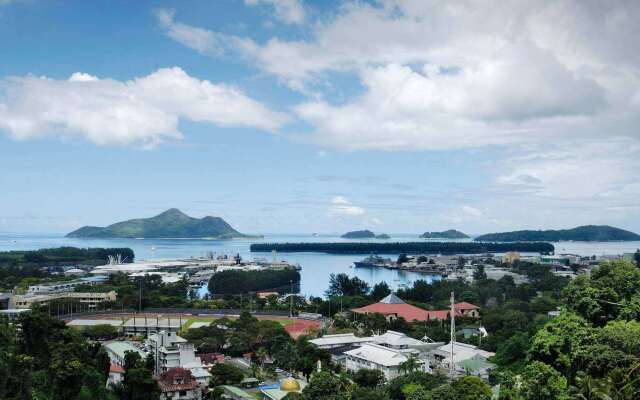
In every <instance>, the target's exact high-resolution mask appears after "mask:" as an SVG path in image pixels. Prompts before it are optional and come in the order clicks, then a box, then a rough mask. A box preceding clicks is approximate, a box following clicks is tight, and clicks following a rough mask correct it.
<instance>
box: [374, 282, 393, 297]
mask: <svg viewBox="0 0 640 400" xmlns="http://www.w3.org/2000/svg"><path fill="white" fill-rule="evenodd" d="M389 294H391V289H390V288H389V285H387V282H380V283H377V284H375V285H374V286H373V289H372V290H371V298H372V299H373V300H375V301H379V300H382V299H384V298H385V297H387V296H388V295H389Z"/></svg>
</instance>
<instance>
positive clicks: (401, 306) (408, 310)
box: [351, 293, 480, 322]
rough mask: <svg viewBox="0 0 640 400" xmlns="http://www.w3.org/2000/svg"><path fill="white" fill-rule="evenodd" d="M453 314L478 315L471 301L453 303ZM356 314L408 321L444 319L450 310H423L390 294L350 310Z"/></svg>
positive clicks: (449, 314)
mask: <svg viewBox="0 0 640 400" xmlns="http://www.w3.org/2000/svg"><path fill="white" fill-rule="evenodd" d="M454 308H455V316H456V317H462V316H469V317H474V318H477V317H479V316H480V314H479V313H478V307H477V306H475V305H473V304H471V303H458V304H455V305H454ZM351 311H352V312H354V313H356V314H382V315H384V316H385V318H386V319H387V320H389V321H391V320H393V319H396V318H400V317H402V318H404V319H405V320H407V321H408V322H412V321H428V320H433V319H437V320H440V321H444V320H446V319H448V318H449V317H450V316H451V311H450V310H423V309H422V308H419V307H416V306H412V305H411V304H407V303H405V302H404V301H403V300H402V299H401V298H399V297H398V296H396V295H395V294H393V293H392V294H390V295H388V296H387V297H385V298H384V299H382V300H380V301H379V302H378V303H375V304H370V305H368V306H365V307H360V308H354V309H352V310H351Z"/></svg>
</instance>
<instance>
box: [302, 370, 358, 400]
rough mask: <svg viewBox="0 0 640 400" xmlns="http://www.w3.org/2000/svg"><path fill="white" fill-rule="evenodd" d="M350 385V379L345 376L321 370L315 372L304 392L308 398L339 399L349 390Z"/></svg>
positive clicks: (317, 399)
mask: <svg viewBox="0 0 640 400" xmlns="http://www.w3.org/2000/svg"><path fill="white" fill-rule="evenodd" d="M348 387H349V381H348V380H347V379H346V378H345V377H343V376H337V375H334V374H333V373H331V372H329V371H320V372H316V373H315V374H313V377H311V380H310V381H309V384H308V385H307V386H306V387H305V388H304V389H303V390H302V394H303V395H304V397H305V399H308V400H325V399H337V398H341V397H340V395H342V394H345V393H346V392H347V388H348Z"/></svg>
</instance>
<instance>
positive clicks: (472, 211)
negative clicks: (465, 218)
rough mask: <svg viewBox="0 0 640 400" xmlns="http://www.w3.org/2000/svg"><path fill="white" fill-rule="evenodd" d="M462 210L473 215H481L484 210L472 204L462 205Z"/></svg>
mask: <svg viewBox="0 0 640 400" xmlns="http://www.w3.org/2000/svg"><path fill="white" fill-rule="evenodd" d="M462 212H463V213H465V214H467V215H470V216H472V217H481V216H482V211H481V210H479V209H477V208H475V207H471V206H462Z"/></svg>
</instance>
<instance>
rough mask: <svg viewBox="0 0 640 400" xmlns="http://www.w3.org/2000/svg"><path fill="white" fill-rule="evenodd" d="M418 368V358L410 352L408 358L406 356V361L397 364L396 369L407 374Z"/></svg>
mask: <svg viewBox="0 0 640 400" xmlns="http://www.w3.org/2000/svg"><path fill="white" fill-rule="evenodd" d="M419 368H420V363H419V362H418V360H417V359H416V357H415V356H414V355H413V354H410V355H409V358H407V361H404V362H402V363H401V364H400V365H399V366H398V369H399V370H400V372H401V373H403V374H409V373H411V372H413V371H417V370H418V369H419Z"/></svg>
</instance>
